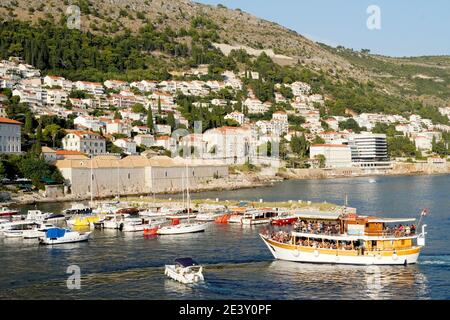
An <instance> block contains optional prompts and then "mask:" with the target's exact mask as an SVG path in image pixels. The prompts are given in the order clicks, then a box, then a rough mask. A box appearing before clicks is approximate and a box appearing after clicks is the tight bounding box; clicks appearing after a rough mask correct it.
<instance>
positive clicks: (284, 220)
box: [271, 215, 298, 226]
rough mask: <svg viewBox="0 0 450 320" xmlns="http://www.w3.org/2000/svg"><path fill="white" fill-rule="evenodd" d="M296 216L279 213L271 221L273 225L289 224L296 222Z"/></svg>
mask: <svg viewBox="0 0 450 320" xmlns="http://www.w3.org/2000/svg"><path fill="white" fill-rule="evenodd" d="M297 220H298V217H297V216H293V215H280V216H278V217H275V218H272V221H271V223H272V224H273V225H274V226H289V225H292V224H294V223H295V222H297Z"/></svg>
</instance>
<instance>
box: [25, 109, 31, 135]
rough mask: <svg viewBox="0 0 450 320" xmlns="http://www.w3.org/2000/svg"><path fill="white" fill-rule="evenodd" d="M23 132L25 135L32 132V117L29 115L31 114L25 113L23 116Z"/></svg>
mask: <svg viewBox="0 0 450 320" xmlns="http://www.w3.org/2000/svg"><path fill="white" fill-rule="evenodd" d="M23 130H24V132H25V133H26V134H31V133H32V131H33V116H32V115H31V112H27V113H26V115H25V125H24V128H23Z"/></svg>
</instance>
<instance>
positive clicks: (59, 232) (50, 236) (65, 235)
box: [39, 228, 91, 245]
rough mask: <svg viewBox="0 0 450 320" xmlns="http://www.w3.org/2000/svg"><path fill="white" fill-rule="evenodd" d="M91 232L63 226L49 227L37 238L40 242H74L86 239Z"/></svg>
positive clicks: (46, 243) (52, 243)
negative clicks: (73, 229) (43, 234)
mask: <svg viewBox="0 0 450 320" xmlns="http://www.w3.org/2000/svg"><path fill="white" fill-rule="evenodd" d="M90 236H91V232H83V233H80V232H77V231H72V230H69V229H64V228H51V229H48V230H47V231H46V233H45V236H42V237H40V238H39V243H40V244H45V245H55V244H64V243H75V242H83V241H88V240H89V237H90Z"/></svg>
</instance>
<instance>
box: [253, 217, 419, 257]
mask: <svg viewBox="0 0 450 320" xmlns="http://www.w3.org/2000/svg"><path fill="white" fill-rule="evenodd" d="M299 219H300V220H299V221H298V222H297V223H296V226H295V229H294V231H292V232H290V233H287V232H281V231H280V232H278V233H272V234H268V233H265V234H261V235H260V236H261V238H262V240H263V241H264V243H265V244H266V245H267V247H268V248H269V250H270V252H271V253H272V255H273V256H274V257H275V258H276V259H280V260H288V261H296V262H307V263H331V264H355V265H406V264H411V263H416V262H417V259H418V257H419V254H420V251H421V249H422V248H423V246H424V245H425V235H426V232H425V227H426V225H423V226H422V232H421V233H420V234H418V233H416V231H417V227H416V226H415V225H414V224H412V225H407V224H406V223H413V222H414V221H415V220H416V219H404V218H399V219H383V218H378V217H370V216H357V215H338V216H337V217H335V219H332V218H330V216H329V215H328V216H320V215H315V216H314V217H311V216H309V217H308V218H304V217H299ZM392 224H396V225H395V226H394V227H392Z"/></svg>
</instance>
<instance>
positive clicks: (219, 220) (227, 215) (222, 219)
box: [214, 214, 231, 223]
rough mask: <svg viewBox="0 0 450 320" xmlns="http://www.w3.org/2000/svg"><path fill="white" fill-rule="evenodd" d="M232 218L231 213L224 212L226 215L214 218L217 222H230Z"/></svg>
mask: <svg viewBox="0 0 450 320" xmlns="http://www.w3.org/2000/svg"><path fill="white" fill-rule="evenodd" d="M230 218H231V214H224V215H221V216H219V217H217V218H216V219H215V220H214V222H215V223H228V220H230Z"/></svg>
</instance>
